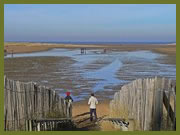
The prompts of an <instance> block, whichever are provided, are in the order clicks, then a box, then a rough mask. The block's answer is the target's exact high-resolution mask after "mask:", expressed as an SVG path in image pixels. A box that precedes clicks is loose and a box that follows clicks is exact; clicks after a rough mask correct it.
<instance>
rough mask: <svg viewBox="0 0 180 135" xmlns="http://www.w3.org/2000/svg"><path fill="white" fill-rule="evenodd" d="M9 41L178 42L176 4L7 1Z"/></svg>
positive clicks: (6, 17)
mask: <svg viewBox="0 0 180 135" xmlns="http://www.w3.org/2000/svg"><path fill="white" fill-rule="evenodd" d="M4 10H5V12H4V23H5V27H4V34H5V41H46V42H51V41H52V42H58V41H59V42H61V41H82V42H91V41H92V42H94V41H99V42H106V41H107V42H175V41H176V5H175V4H151V5H150V4H147V5H144V4H137V5H136V4H115V5H114V4H105V5H102V4H90V5H85V4H79V5H78V4H75V5H73V4H69V5H68V4H56V5H53V4H50V5H46V4H44V5H43V4H40V5H37V4H36V5H35V4H34V5H33V4H28V5H25V4H16V5H14V4H12V5H11V4H6V5H5V8H4Z"/></svg>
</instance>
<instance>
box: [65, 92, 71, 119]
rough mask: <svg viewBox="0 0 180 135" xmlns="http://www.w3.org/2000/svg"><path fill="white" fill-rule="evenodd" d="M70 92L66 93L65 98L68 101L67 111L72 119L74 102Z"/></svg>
mask: <svg viewBox="0 0 180 135" xmlns="http://www.w3.org/2000/svg"><path fill="white" fill-rule="evenodd" d="M70 94H71V93H70V92H66V97H65V101H66V110H67V114H68V115H69V116H70V117H72V102H73V99H72V97H71V96H70Z"/></svg>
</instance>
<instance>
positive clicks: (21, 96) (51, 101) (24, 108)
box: [4, 77, 72, 131]
mask: <svg viewBox="0 0 180 135" xmlns="http://www.w3.org/2000/svg"><path fill="white" fill-rule="evenodd" d="M69 110H70V108H68V107H67V105H66V103H65V100H64V98H62V97H60V96H59V95H58V94H57V93H56V92H55V91H54V90H51V89H49V88H46V87H44V86H38V85H36V84H35V83H33V82H29V83H23V82H19V81H13V80H9V79H8V78H6V77H4V129H5V130H13V131H17V130H26V129H27V128H26V127H27V124H28V123H27V120H30V119H33V120H35V119H41V118H50V117H58V118H69V117H71V115H72V114H71V112H69Z"/></svg>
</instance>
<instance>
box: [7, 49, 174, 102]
mask: <svg viewBox="0 0 180 135" xmlns="http://www.w3.org/2000/svg"><path fill="white" fill-rule="evenodd" d="M37 56H39V57H41V56H57V57H59V56H67V57H71V58H72V59H73V60H75V61H76V62H75V63H74V64H73V65H72V67H71V68H70V69H68V70H73V73H74V74H73V77H74V80H71V81H72V83H74V85H75V88H76V89H80V92H79V95H76V96H73V98H74V99H75V101H77V100H83V99H85V98H87V97H88V95H89V94H90V93H91V92H100V91H103V92H106V91H112V94H110V95H108V97H109V98H111V97H112V95H113V94H114V92H115V90H119V89H120V86H122V85H123V84H125V83H128V82H129V81H132V80H134V79H136V78H145V77H154V76H163V77H168V78H171V79H174V80H175V79H176V65H169V64H160V63H159V61H158V60H157V59H158V58H160V57H164V56H165V55H161V54H157V53H152V52H150V51H134V52H120V51H119V52H118V51H110V52H107V53H106V54H104V53H103V51H102V50H98V49H97V50H87V54H83V55H81V54H80V50H77V49H76V50H70V49H52V50H49V51H44V52H35V53H24V54H14V57H37ZM10 57H11V55H7V56H6V57H5V58H10ZM69 72H70V71H67V72H65V73H66V75H67V76H68V74H69V75H70V76H72V74H70V73H69ZM76 73H77V74H76ZM53 74H55V75H58V74H59V73H58V71H57V72H54V73H53ZM76 76H78V77H79V76H80V77H81V78H82V80H83V81H87V82H88V83H87V84H85V83H84V84H83V83H81V84H76V83H77V80H76V78H77V77H76ZM57 78H58V76H57ZM64 78H66V77H64ZM61 79H63V76H61ZM49 81H51V79H49V80H42V81H41V82H42V83H47V84H48V82H49ZM55 89H56V90H57V91H65V90H64V89H63V88H55ZM68 90H69V91H71V92H72V94H73V92H74V90H73V89H68ZM61 94H62V92H61ZM63 96H64V94H63Z"/></svg>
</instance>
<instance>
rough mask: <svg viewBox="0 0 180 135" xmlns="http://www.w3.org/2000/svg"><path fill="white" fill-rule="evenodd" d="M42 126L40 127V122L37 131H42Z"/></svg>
mask: <svg viewBox="0 0 180 135" xmlns="http://www.w3.org/2000/svg"><path fill="white" fill-rule="evenodd" d="M40 127H41V126H40V122H38V124H37V131H41V128H40Z"/></svg>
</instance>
